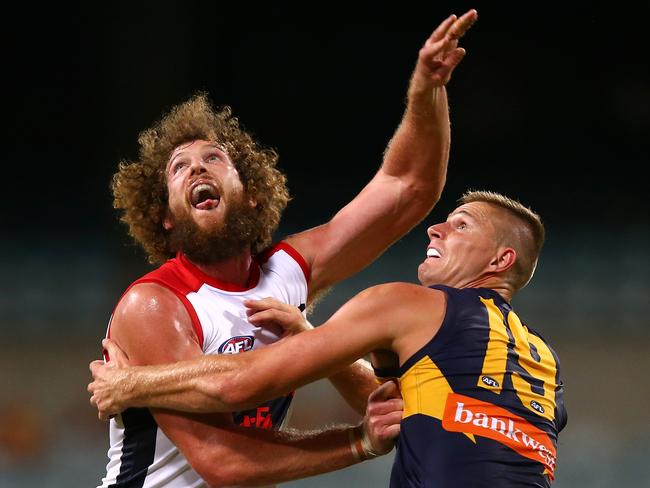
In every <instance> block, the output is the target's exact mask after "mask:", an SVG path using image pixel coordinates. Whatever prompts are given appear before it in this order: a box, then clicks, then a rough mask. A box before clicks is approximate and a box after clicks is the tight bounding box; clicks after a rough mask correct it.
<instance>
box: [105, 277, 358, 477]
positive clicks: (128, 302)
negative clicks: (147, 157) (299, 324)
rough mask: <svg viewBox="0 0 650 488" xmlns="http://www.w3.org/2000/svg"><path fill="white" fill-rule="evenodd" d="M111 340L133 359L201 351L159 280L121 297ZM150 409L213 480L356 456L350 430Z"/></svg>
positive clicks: (332, 463) (289, 473)
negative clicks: (286, 427)
mask: <svg viewBox="0 0 650 488" xmlns="http://www.w3.org/2000/svg"><path fill="white" fill-rule="evenodd" d="M111 338H112V339H113V340H114V341H115V342H116V343H117V344H119V345H120V347H122V348H123V349H124V352H125V353H126V354H127V355H128V356H129V358H130V360H131V362H132V363H133V364H138V365H146V364H158V363H167V362H170V361H180V360H184V359H185V360H187V359H190V358H197V359H199V358H200V357H205V356H202V351H201V348H200V347H199V344H198V342H197V338H196V335H195V333H194V331H193V329H192V324H191V320H190V317H189V315H188V314H187V312H186V310H185V308H184V307H183V305H182V304H181V302H180V300H178V299H177V298H176V296H175V295H173V293H172V292H170V291H168V290H167V289H165V288H163V287H160V286H158V285H156V284H140V285H136V286H135V287H133V288H132V289H131V290H130V291H129V292H128V293H127V294H126V295H125V297H124V298H123V299H122V301H121V302H120V305H119V306H118V308H117V309H116V311H115V314H114V317H113V321H112V323H111ZM228 410H230V409H228ZM152 414H153V416H154V418H155V420H156V423H157V424H158V425H159V426H160V428H161V429H162V430H163V431H164V432H165V434H166V435H167V436H168V437H169V438H170V439H171V441H172V442H173V443H174V444H176V446H178V448H179V449H180V450H181V452H183V454H184V455H185V457H186V458H187V460H188V461H189V462H190V464H191V465H192V467H193V468H194V469H195V470H196V471H197V472H198V473H199V474H200V475H201V476H202V477H203V478H204V479H205V480H206V481H207V482H208V483H209V484H210V485H211V486H230V485H235V484H237V485H242V484H244V485H258V484H268V483H278V482H281V481H286V480H290V479H296V478H300V477H304V476H311V475H314V474H319V473H322V472H325V471H330V470H333V469H339V468H342V467H345V466H348V465H350V464H353V463H355V462H357V460H355V457H354V456H353V454H352V451H351V449H350V440H349V432H348V429H331V430H329V431H326V432H319V433H313V434H305V433H280V432H276V431H265V430H262V429H247V428H242V427H239V426H235V425H233V424H232V420H231V416H230V414H227V413H223V414H211V415H195V414H185V413H180V412H171V411H168V410H160V409H152Z"/></svg>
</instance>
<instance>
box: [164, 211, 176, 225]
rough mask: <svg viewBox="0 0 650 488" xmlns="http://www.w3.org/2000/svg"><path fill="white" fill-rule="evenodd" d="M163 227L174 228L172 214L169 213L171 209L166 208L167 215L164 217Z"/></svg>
mask: <svg viewBox="0 0 650 488" xmlns="http://www.w3.org/2000/svg"><path fill="white" fill-rule="evenodd" d="M162 224H163V228H164V229H165V230H172V228H173V227H174V223H173V222H172V218H171V215H169V209H167V210H165V217H164V218H163V223H162Z"/></svg>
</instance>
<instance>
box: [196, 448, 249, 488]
mask: <svg viewBox="0 0 650 488" xmlns="http://www.w3.org/2000/svg"><path fill="white" fill-rule="evenodd" d="M188 461H189V462H190V465H191V466H192V468H194V470H195V471H196V472H197V473H198V474H199V476H201V478H203V480H204V481H205V482H206V483H207V484H208V485H209V486H210V487H211V488H222V487H228V486H251V485H253V484H256V485H257V484H259V481H260V480H259V473H255V470H254V469H251V466H250V465H248V464H247V463H246V462H241V460H239V461H238V460H237V459H234V457H233V456H230V455H228V454H227V453H225V452H224V453H221V454H220V455H219V456H214V457H210V456H200V455H199V456H197V457H194V458H192V459H188Z"/></svg>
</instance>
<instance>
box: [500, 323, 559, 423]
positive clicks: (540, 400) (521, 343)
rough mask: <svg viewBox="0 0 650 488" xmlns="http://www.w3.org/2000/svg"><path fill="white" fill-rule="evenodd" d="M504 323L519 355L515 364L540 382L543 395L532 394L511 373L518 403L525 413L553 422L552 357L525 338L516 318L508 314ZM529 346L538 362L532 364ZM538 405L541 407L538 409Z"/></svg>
mask: <svg viewBox="0 0 650 488" xmlns="http://www.w3.org/2000/svg"><path fill="white" fill-rule="evenodd" d="M508 323H509V324H510V330H511V332H512V335H513V336H514V337H515V350H516V351H517V353H518V354H519V364H520V365H521V367H522V368H524V369H525V370H526V371H527V372H528V374H530V376H532V377H534V378H537V379H539V380H541V381H543V382H544V395H539V394H537V393H534V392H533V390H532V388H531V386H530V383H528V382H527V381H526V380H525V379H524V378H523V377H522V376H521V375H520V374H519V373H517V372H516V371H515V372H513V373H512V385H513V386H514V387H515V390H516V391H517V395H519V399H520V400H521V403H522V404H523V405H524V406H525V407H526V408H527V409H528V410H530V411H531V412H535V413H536V414H537V415H541V416H542V417H544V418H546V419H549V420H553V419H554V418H555V387H556V386H557V385H556V384H555V375H556V374H557V365H556V364H555V358H554V357H553V353H552V352H551V350H550V349H549V348H548V346H547V345H546V344H545V343H544V341H542V340H541V339H540V338H539V337H537V336H536V335H534V334H529V333H528V328H527V327H526V326H525V325H522V323H521V321H520V320H519V317H517V315H515V314H514V313H512V312H510V313H509V314H508ZM531 344H532V345H533V346H535V349H536V350H537V354H538V356H539V361H537V360H535V358H534V357H533V355H532V352H531V349H530V345H531ZM535 402H537V405H536V403H535ZM539 404H541V405H542V408H541V409H540V408H539ZM533 405H536V406H537V408H534V407H533Z"/></svg>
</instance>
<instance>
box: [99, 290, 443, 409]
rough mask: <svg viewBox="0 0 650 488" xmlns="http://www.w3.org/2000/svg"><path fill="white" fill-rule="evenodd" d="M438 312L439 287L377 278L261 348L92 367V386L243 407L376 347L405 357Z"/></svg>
mask: <svg viewBox="0 0 650 488" xmlns="http://www.w3.org/2000/svg"><path fill="white" fill-rule="evenodd" d="M444 311H445V299H444V295H443V294H442V292H440V291H437V290H432V289H429V288H425V287H422V286H417V285H411V284H405V283H392V284H387V285H379V286H376V287H373V288H370V289H368V290H366V291H364V292H361V293H360V294H359V295H357V296H356V297H354V298H353V299H352V300H350V301H349V302H348V303H346V304H345V305H344V306H343V307H342V308H341V309H340V310H339V311H338V312H337V313H336V314H334V315H333V316H332V318H331V319H330V320H329V321H327V322H326V323H325V324H324V325H322V326H321V327H317V328H316V329H313V330H310V331H307V332H303V333H301V334H299V335H296V336H293V337H290V338H287V339H285V340H283V341H281V342H278V343H275V344H272V345H270V346H268V347H265V348H263V349H260V350H256V351H251V352H247V353H245V354H237V355H228V356H226V355H220V356H202V357H199V358H195V359H192V360H189V361H182V362H179V363H176V364H171V365H165V366H155V367H129V368H124V369H117V370H115V371H113V372H110V371H108V373H109V374H113V376H111V377H110V378H108V379H107V378H103V379H102V377H101V375H102V374H106V373H107V370H108V368H107V367H105V366H96V367H95V368H94V369H95V371H94V374H95V376H96V382H98V384H96V385H95V387H94V388H91V390H92V391H93V392H94V394H95V395H96V402H98V403H103V402H104V401H106V402H108V403H111V404H113V405H119V407H122V408H123V407H125V406H150V407H151V406H155V407H160V408H170V409H175V410H186V411H193V412H210V411H221V412H227V411H232V410H241V409H246V408H249V407H251V406H254V405H256V404H259V403H261V402H262V401H265V400H268V399H270V398H275V397H277V396H279V395H282V394H284V393H286V392H288V391H291V390H294V389H296V388H298V387H300V386H302V385H305V384H307V383H309V382H311V381H314V380H316V379H319V378H323V377H326V376H329V375H331V374H333V373H334V372H336V371H337V370H338V369H340V368H341V366H342V365H345V364H349V363H351V362H352V361H354V360H355V359H356V358H358V357H360V356H364V355H365V354H367V353H368V352H370V351H372V350H375V349H383V350H393V351H395V352H396V353H398V355H399V356H400V360H401V361H404V360H405V359H406V358H407V357H408V356H410V355H412V354H413V353H414V352H415V351H416V350H417V349H419V347H421V346H422V345H423V344H425V343H426V342H428V341H429V340H430V339H431V337H433V335H434V334H435V333H436V332H437V329H438V327H439V325H440V324H441V323H442V318H443V317H444ZM100 368H103V370H102V371H101V372H100V371H99V369H100ZM91 387H92V385H91ZM107 391H110V392H111V394H112V395H113V396H112V397H111V398H110V400H109V399H108V398H107V395H106V394H105V392H107ZM99 408H100V409H101V408H103V406H102V405H99Z"/></svg>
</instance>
